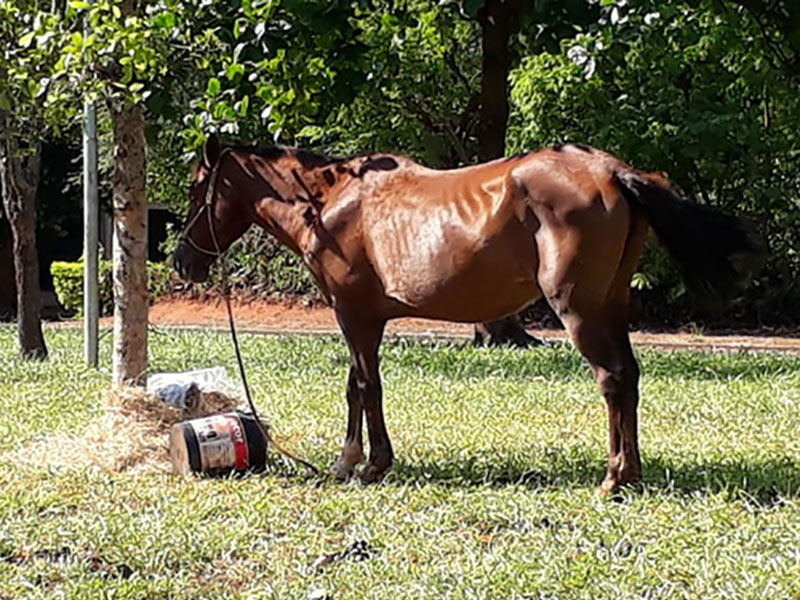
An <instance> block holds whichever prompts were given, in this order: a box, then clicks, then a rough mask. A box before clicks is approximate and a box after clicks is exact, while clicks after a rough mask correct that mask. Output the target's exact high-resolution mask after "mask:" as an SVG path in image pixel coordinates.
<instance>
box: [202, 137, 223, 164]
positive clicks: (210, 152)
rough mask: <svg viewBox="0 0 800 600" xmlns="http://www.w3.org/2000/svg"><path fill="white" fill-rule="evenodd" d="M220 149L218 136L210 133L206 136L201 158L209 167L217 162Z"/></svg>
mask: <svg viewBox="0 0 800 600" xmlns="http://www.w3.org/2000/svg"><path fill="white" fill-rule="evenodd" d="M221 151H222V149H221V147H220V143H219V138H217V136H216V135H215V134H213V133H212V134H211V135H209V136H208V137H207V138H206V145H205V146H204V147H203V160H204V161H205V163H206V166H207V167H208V168H209V169H212V168H214V165H215V164H217V160H218V159H219V155H220V152H221Z"/></svg>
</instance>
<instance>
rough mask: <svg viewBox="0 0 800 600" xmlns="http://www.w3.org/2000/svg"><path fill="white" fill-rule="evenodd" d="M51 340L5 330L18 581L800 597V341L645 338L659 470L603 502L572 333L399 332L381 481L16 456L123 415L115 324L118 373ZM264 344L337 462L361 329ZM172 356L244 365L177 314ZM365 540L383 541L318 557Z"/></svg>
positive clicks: (307, 434)
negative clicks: (96, 467) (360, 550)
mask: <svg viewBox="0 0 800 600" xmlns="http://www.w3.org/2000/svg"><path fill="white" fill-rule="evenodd" d="M47 338H48V343H49V345H50V350H51V359H50V360H49V361H48V362H46V363H43V364H37V363H30V364H23V363H22V362H20V361H18V360H17V358H16V355H15V340H14V331H13V330H12V329H11V328H9V327H0V373H2V375H0V406H2V409H3V419H2V420H0V461H2V462H1V463H0V464H1V465H2V466H0V486H2V490H3V491H2V495H0V598H3V599H5V598H9V599H11V598H14V599H16V598H59V597H60V598H76V599H77V598H80V599H88V598H116V599H158V598H176V599H177V598H181V599H183V598H281V599H284V598H289V599H291V598H295V599H302V600H308V599H317V600H320V599H323V598H332V599H336V600H339V599H358V600H360V599H365V598H385V599H392V600H394V599H403V598H408V599H419V598H431V599H434V598H435V599H440V598H464V599H467V598H520V599H521V598H530V599H534V598H537V599H538V598H542V599H544V598H587V599H590V598H591V599H596V598H702V599H704V600H706V599H708V600H710V599H716V598H736V599H740V598H769V599H774V598H798V597H800V436H798V431H800V359H798V358H791V357H779V356H769V355H760V356H752V355H736V356H721V355H703V354H695V353H661V352H655V351H643V352H641V353H640V358H641V361H642V366H643V372H644V376H643V380H642V384H641V389H642V405H641V445H642V457H643V460H644V466H645V473H644V478H645V481H644V483H643V484H642V485H640V486H636V487H635V488H632V489H629V490H626V491H624V492H623V493H622V494H621V495H620V496H619V497H618V498H617V499H616V500H603V499H601V498H599V497H597V496H596V495H595V488H596V486H597V484H599V482H600V480H601V479H602V476H603V474H604V461H605V450H606V422H605V407H604V405H603V401H602V398H601V397H600V395H599V394H598V393H597V391H596V389H595V386H594V383H593V382H592V380H591V378H590V375H589V370H588V367H586V365H585V364H584V363H583V361H582V360H581V358H580V357H579V356H578V355H577V353H576V352H575V351H574V350H572V349H571V348H570V347H568V346H556V347H549V348H540V349H533V350H527V351H524V352H523V351H515V350H498V349H491V350H489V349H483V350H479V349H473V348H471V347H466V346H459V345H453V344H438V343H437V344H434V343H423V342H408V341H399V340H390V341H387V343H386V344H385V346H384V350H383V363H382V367H383V375H384V394H385V409H386V413H387V422H388V426H389V430H390V433H391V434H392V439H393V442H394V446H395V453H396V455H397V460H396V464H395V468H394V469H393V471H392V472H391V474H390V475H389V476H388V478H387V480H386V481H385V482H384V483H383V484H381V485H377V486H371V487H363V486H361V485H359V484H357V483H348V484H337V483H334V482H330V481H324V480H320V479H314V478H310V477H306V476H302V475H300V474H299V473H296V474H293V473H291V472H290V470H288V469H287V468H285V467H284V468H279V469H276V470H274V471H271V472H270V473H267V474H264V475H259V476H250V477H246V478H243V479H242V478H240V479H224V480H198V479H178V478H174V477H172V476H167V475H133V474H130V473H119V474H106V473H102V472H99V471H92V470H74V469H68V468H59V469H54V468H50V467H48V466H47V465H46V464H43V465H40V466H36V465H21V464H14V463H12V462H9V460H8V458H7V456H8V455H9V454H10V453H11V452H15V451H18V450H19V448H20V447H24V446H25V445H27V444H30V443H32V442H33V441H35V440H41V439H47V436H50V435H53V434H56V433H60V434H63V433H66V432H73V433H75V434H76V435H79V434H80V432H81V430H82V429H83V428H84V427H86V424H87V423H88V422H90V421H92V420H93V419H95V418H97V417H98V415H99V414H100V413H101V411H102V407H103V402H104V394H105V392H106V389H107V386H108V381H109V376H108V365H109V363H110V342H109V339H108V337H106V338H105V339H104V340H103V345H102V349H101V360H102V363H103V365H104V366H103V368H102V369H101V370H100V372H97V371H93V370H91V369H88V368H86V367H84V366H83V365H82V360H81V338H80V335H79V333H78V332H77V331H75V330H53V329H51V330H49V331H48V333H47ZM243 350H244V353H245V356H246V361H247V364H248V368H249V373H250V378H251V383H252V387H253V391H254V394H255V397H256V399H257V404H258V405H259V407H260V409H261V410H262V411H263V414H264V415H265V416H266V417H267V418H268V420H269V421H270V422H271V423H272V424H273V425H274V427H275V429H276V432H277V433H278V435H279V436H280V437H281V438H284V439H286V440H288V444H289V445H290V446H292V447H293V448H294V449H296V450H298V451H299V452H300V453H301V454H302V455H304V456H306V457H307V458H309V459H310V460H312V461H313V462H316V463H318V464H321V465H327V464H329V463H331V462H332V461H333V459H334V457H335V454H336V452H337V450H338V448H339V444H340V441H341V438H342V436H343V434H344V421H345V401H344V383H345V378H346V373H347V360H348V359H347V353H346V349H345V346H344V343H343V341H342V340H341V339H339V338H337V337H322V338H318V337H317V338H311V337H269V336H260V337H259V336H244V338H243ZM151 364H152V370H153V371H154V372H157V371H172V370H182V369H190V368H198V367H202V366H213V365H218V364H222V365H225V366H227V367H228V369H229V372H230V373H231V375H233V374H234V373H235V368H234V362H233V357H232V351H231V348H230V343H229V340H228V338H227V337H225V336H221V335H216V334H198V333H176V332H169V331H155V332H153V333H152V336H151ZM58 451H59V449H58V447H53V448H52V452H53V453H58ZM4 456H5V457H6V458H5V459H4V458H3V457H4ZM360 540H363V541H365V542H367V544H368V545H369V546H368V551H367V552H366V557H367V559H366V560H354V559H345V560H341V561H335V562H332V563H331V564H329V565H327V566H326V567H324V568H322V569H319V570H314V569H309V568H308V565H309V564H311V563H312V562H313V561H314V560H315V559H317V558H318V557H320V556H322V555H325V554H328V553H333V552H337V551H341V550H343V549H345V548H346V547H347V546H348V545H349V544H351V543H353V542H355V541H360Z"/></svg>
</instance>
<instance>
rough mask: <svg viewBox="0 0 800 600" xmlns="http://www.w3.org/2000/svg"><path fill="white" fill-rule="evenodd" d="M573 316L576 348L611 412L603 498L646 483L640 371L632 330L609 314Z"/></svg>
mask: <svg viewBox="0 0 800 600" xmlns="http://www.w3.org/2000/svg"><path fill="white" fill-rule="evenodd" d="M603 308H604V309H603V310H585V311H580V310H577V311H575V310H572V311H570V313H569V314H568V315H565V316H564V317H563V318H562V320H563V322H564V325H565V326H566V328H567V331H568V332H569V334H570V337H571V338H572V340H573V342H574V343H575V346H576V347H577V348H578V350H579V351H580V352H581V354H583V356H584V357H585V358H586V359H587V360H588V362H589V364H590V365H591V367H592V371H593V372H594V376H595V380H596V381H597V383H598V385H599V386H600V391H601V392H602V394H603V396H604V398H605V400H606V407H607V410H608V443H609V451H608V470H607V472H606V476H605V479H604V480H603V483H602V485H601V487H600V491H601V492H602V493H609V492H613V491H615V490H616V489H617V488H618V487H619V486H620V485H623V484H625V483H629V482H632V481H636V480H638V479H640V478H641V475H642V465H641V461H640V458H639V441H638V421H637V409H638V405H639V387H638V386H639V366H638V364H637V363H636V359H635V357H634V355H633V351H632V350H631V346H630V342H629V340H628V332H627V329H621V328H620V327H619V323H620V320H619V319H618V318H616V317H615V316H614V315H611V314H610V311H609V310H607V309H606V307H603Z"/></svg>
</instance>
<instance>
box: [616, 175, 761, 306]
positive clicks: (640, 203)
mask: <svg viewBox="0 0 800 600" xmlns="http://www.w3.org/2000/svg"><path fill="white" fill-rule="evenodd" d="M616 177H617V180H618V181H619V183H620V188H621V189H622V194H623V196H624V197H625V199H626V200H627V201H628V203H629V204H630V205H631V207H632V208H639V209H640V210H641V211H642V212H643V213H644V215H645V216H646V217H647V220H648V222H649V223H650V226H651V227H652V228H653V230H654V231H655V232H656V235H657V236H658V239H659V240H660V241H661V243H662V244H664V246H665V247H666V248H667V251H668V252H669V254H670V255H671V256H672V258H673V259H674V260H675V262H676V263H677V265H678V268H679V270H680V271H681V274H682V275H683V278H684V281H685V282H686V285H687V287H688V288H689V289H691V290H692V291H693V292H694V293H695V294H697V295H698V296H700V297H703V298H705V299H706V300H711V301H715V302H724V301H727V300H729V299H730V297H731V296H732V295H733V294H734V293H736V292H737V291H738V290H740V289H741V287H743V285H744V284H746V283H747V281H748V280H749V279H750V278H751V277H752V276H753V274H754V273H755V271H756V270H757V269H758V268H759V267H760V265H761V262H762V259H763V251H762V249H761V245H760V244H759V243H758V242H757V241H756V239H755V236H754V235H753V234H752V233H751V231H749V228H748V227H747V225H746V224H745V223H744V222H743V221H741V220H739V219H737V218H736V217H733V216H731V215H727V214H725V213H723V212H720V211H718V210H715V209H713V208H711V207H708V206H704V205H701V204H697V203H696V202H694V201H692V200H690V199H687V198H684V197H681V196H679V195H678V194H677V193H675V192H674V191H673V190H671V189H670V188H669V187H668V185H667V184H666V183H661V182H659V181H655V180H650V179H649V178H647V175H642V174H638V173H636V172H634V171H622V172H618V173H617V174H616ZM653 179H656V178H655V177H654V178H653Z"/></svg>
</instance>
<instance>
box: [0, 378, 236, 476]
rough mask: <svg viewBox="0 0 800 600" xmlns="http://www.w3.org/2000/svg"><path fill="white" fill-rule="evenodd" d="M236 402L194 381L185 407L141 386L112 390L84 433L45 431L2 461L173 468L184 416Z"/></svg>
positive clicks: (112, 469) (103, 468) (225, 407)
mask: <svg viewBox="0 0 800 600" xmlns="http://www.w3.org/2000/svg"><path fill="white" fill-rule="evenodd" d="M236 406H237V401H236V400H235V399H233V398H231V397H230V396H227V395H225V394H222V393H220V392H210V391H209V392H207V391H201V390H199V389H198V388H197V387H196V386H193V387H192V389H191V390H190V393H189V394H187V398H186V408H175V407H172V406H168V405H167V404H165V403H164V402H163V401H162V400H161V399H159V398H158V396H156V395H155V394H153V393H149V392H146V391H145V390H143V389H140V388H127V389H119V390H112V391H111V392H110V393H109V395H108V398H107V400H106V405H105V407H104V409H103V413H102V415H101V416H100V417H99V418H98V419H96V420H95V421H93V422H91V423H90V424H89V425H88V426H87V427H86V429H85V430H84V432H83V433H82V434H81V435H80V436H68V435H47V436H43V438H42V439H40V440H36V441H34V442H33V443H32V444H31V445H29V446H26V447H22V448H19V449H18V450H15V451H14V452H12V453H10V455H6V456H5V457H4V458H3V460H5V461H12V463H13V464H22V463H27V464H29V465H31V466H36V467H45V468H50V469H57V470H62V469H66V470H76V471H77V470H87V469H96V470H99V471H104V472H109V473H119V472H123V471H125V472H129V473H169V472H170V462H169V431H170V429H171V428H172V425H173V424H175V423H178V422H180V421H186V420H188V419H195V418H200V417H206V416H209V415H213V414H216V413H220V412H226V411H231V410H235V409H236Z"/></svg>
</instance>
